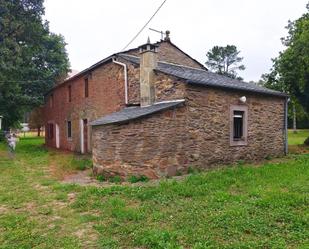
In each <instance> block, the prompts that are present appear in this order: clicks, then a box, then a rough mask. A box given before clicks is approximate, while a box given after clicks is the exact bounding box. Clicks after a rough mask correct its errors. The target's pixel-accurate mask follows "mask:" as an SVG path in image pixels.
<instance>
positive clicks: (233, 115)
mask: <svg viewBox="0 0 309 249" xmlns="http://www.w3.org/2000/svg"><path fill="white" fill-rule="evenodd" d="M230 126H231V127H230V145H231V146H238V145H247V134H248V107H247V106H243V105H232V106H231V110H230Z"/></svg>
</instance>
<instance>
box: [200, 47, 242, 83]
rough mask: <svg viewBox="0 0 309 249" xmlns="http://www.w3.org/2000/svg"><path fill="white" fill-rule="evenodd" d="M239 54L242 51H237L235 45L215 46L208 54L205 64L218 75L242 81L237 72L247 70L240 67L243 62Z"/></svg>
mask: <svg viewBox="0 0 309 249" xmlns="http://www.w3.org/2000/svg"><path fill="white" fill-rule="evenodd" d="M239 53H240V51H238V50H237V47H236V46H235V45H227V46H225V47H220V46H214V47H213V48H212V49H211V50H209V51H208V52H207V54H206V56H207V61H206V63H205V64H206V65H207V66H208V67H210V69H211V70H213V71H215V72H216V73H218V74H222V75H225V76H228V77H230V78H233V79H235V78H237V79H240V80H242V78H241V77H239V76H238V75H237V70H245V66H244V65H242V64H241V65H239V64H240V63H241V62H242V60H243V57H240V56H239Z"/></svg>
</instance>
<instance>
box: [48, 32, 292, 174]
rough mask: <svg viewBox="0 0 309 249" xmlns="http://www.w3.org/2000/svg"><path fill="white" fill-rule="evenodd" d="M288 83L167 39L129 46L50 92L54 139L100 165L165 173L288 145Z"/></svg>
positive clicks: (100, 168) (276, 151) (116, 170)
mask: <svg viewBox="0 0 309 249" xmlns="http://www.w3.org/2000/svg"><path fill="white" fill-rule="evenodd" d="M286 101H287V96H286V95H285V94H283V93H280V92H277V91H273V90H269V89H266V88H263V87H260V86H257V85H255V84H250V83H245V82H242V81H238V80H234V79H230V78H227V77H225V76H221V75H218V74H215V73H211V72H209V71H208V70H207V69H206V68H205V67H204V66H203V65H202V64H200V63H199V62H197V61H196V60H194V59H193V58H191V57H190V56H189V55H188V54H186V53H184V52H183V51H182V50H180V49H179V48H178V47H177V46H175V45H174V44H173V43H172V42H171V41H170V40H169V38H168V37H167V39H165V40H162V41H160V42H157V43H155V44H151V43H150V42H148V43H146V44H144V45H142V46H140V47H139V48H136V49H131V50H128V51H125V52H120V53H117V54H114V55H112V56H109V57H107V58H105V59H103V60H102V61H100V62H98V63H96V64H94V65H93V66H91V67H90V68H88V69H86V70H84V71H82V72H80V73H78V74H76V75H75V76H73V77H71V78H69V79H67V80H66V81H64V82H63V83H62V84H59V85H57V86H56V87H55V88H54V89H52V90H51V91H50V92H48V94H47V95H46V104H45V120H46V144H47V145H48V146H52V147H56V148H61V149H65V150H71V151H77V152H81V153H88V152H92V155H93V163H94V169H95V172H97V173H98V174H106V175H116V174H117V175H121V176H122V177H127V176H128V175H146V176H148V177H150V178H157V177H160V176H166V175H170V176H171V175H175V174H177V173H178V172H186V171H187V169H188V167H190V166H192V167H200V168H208V167H211V166H212V165H216V164H223V163H231V162H235V161H237V160H259V159H262V158H265V157H267V156H280V155H283V154H284V152H285V151H286V108H285V107H286Z"/></svg>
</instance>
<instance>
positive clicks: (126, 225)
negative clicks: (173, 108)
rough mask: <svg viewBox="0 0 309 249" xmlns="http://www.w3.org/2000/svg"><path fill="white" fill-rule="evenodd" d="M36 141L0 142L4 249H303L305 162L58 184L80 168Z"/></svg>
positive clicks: (307, 239) (300, 158) (308, 182)
mask: <svg viewBox="0 0 309 249" xmlns="http://www.w3.org/2000/svg"><path fill="white" fill-rule="evenodd" d="M42 143H43V140H42V139H37V138H25V139H21V142H20V144H19V145H18V147H17V154H16V158H15V159H14V160H11V159H9V158H8V157H7V149H6V147H5V145H4V144H0V172H1V173H0V248H1V249H4V248H10V249H11V248H16V249H17V248H18V249H20V248H74V249H75V248H195V249H202V248H233V249H235V248H309V208H308V207H309V154H303V155H290V156H289V157H288V158H286V159H280V160H278V159H276V160H273V161H267V162H265V163H264V164H263V165H260V166H259V167H257V166H247V165H238V166H233V167H229V168H226V169H219V170H213V171H209V172H204V173H195V174H191V175H189V176H186V177H184V179H183V180H177V181H176V180H173V179H166V180H161V181H160V182H158V183H157V184H153V183H146V184H145V185H141V186H138V185H134V186H131V185H114V186H110V187H104V188H103V187H94V186H87V187H86V186H79V185H72V184H63V183H61V182H60V181H59V180H58V178H59V175H58V174H59V172H62V171H66V170H67V171H68V172H70V171H74V170H76V169H78V168H84V165H86V164H87V161H86V163H83V162H80V161H79V160H76V159H74V157H73V156H72V155H70V154H65V153H58V152H55V151H47V150H46V149H44V148H43V147H42V146H41V145H42ZM55 172H56V173H55ZM57 172H58V173H57ZM60 177H61V174H60Z"/></svg>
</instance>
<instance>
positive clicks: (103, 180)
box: [97, 175, 106, 182]
mask: <svg viewBox="0 0 309 249" xmlns="http://www.w3.org/2000/svg"><path fill="white" fill-rule="evenodd" d="M97 180H98V181H99V182H105V181H106V178H105V176H103V175H98V176H97Z"/></svg>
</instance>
